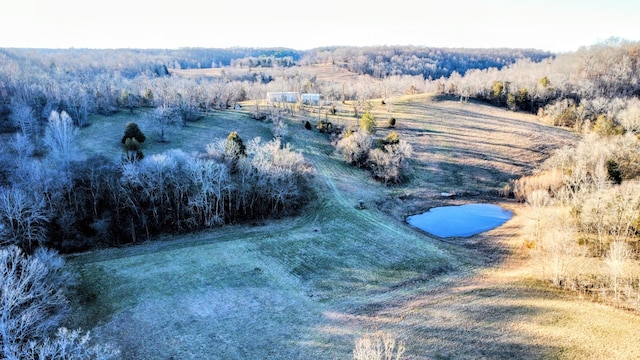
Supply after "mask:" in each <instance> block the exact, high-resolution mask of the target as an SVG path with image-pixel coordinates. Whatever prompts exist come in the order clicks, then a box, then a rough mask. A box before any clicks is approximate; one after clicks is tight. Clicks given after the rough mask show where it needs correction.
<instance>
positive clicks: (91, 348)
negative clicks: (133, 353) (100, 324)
mask: <svg viewBox="0 0 640 360" xmlns="http://www.w3.org/2000/svg"><path fill="white" fill-rule="evenodd" d="M23 358H24V359H25V360H43V359H51V360H58V359H60V360H66V359H74V360H110V359H119V358H120V351H119V350H118V349H116V348H115V347H113V346H111V345H109V344H97V345H93V344H92V343H91V336H90V333H89V332H86V333H82V332H81V331H80V330H69V329H67V328H64V327H62V328H59V329H58V331H57V333H56V336H55V337H54V338H48V339H46V340H45V341H44V342H41V343H37V342H31V343H30V344H29V347H28V348H27V349H26V351H25V354H24V356H23Z"/></svg>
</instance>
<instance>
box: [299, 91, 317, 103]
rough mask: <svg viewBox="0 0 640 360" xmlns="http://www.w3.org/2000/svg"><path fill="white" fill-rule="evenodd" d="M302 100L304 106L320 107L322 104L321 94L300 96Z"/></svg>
mask: <svg viewBox="0 0 640 360" xmlns="http://www.w3.org/2000/svg"><path fill="white" fill-rule="evenodd" d="M300 100H301V101H302V103H304V104H313V105H318V103H319V102H320V94H300Z"/></svg>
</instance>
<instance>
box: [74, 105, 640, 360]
mask: <svg viewBox="0 0 640 360" xmlns="http://www.w3.org/2000/svg"><path fill="white" fill-rule="evenodd" d="M371 103H372V105H373V109H372V113H373V114H374V116H376V118H377V119H378V131H377V136H379V137H384V136H385V135H386V134H388V133H389V132H390V131H396V132H397V133H398V134H399V136H400V138H402V139H405V140H407V141H408V142H410V143H411V145H412V146H413V148H414V156H413V158H412V159H411V160H410V169H409V171H408V174H407V182H406V183H403V184H401V185H396V186H385V185H384V184H381V183H379V182H376V181H375V180H373V179H372V178H371V177H370V175H369V174H368V173H367V171H365V170H362V169H358V168H355V167H352V166H350V165H348V164H346V163H345V162H344V161H343V160H342V159H341V157H340V155H339V154H337V153H336V152H335V151H334V148H333V147H332V146H331V144H330V139H329V137H328V136H327V135H326V134H321V133H318V132H317V131H315V130H312V131H309V130H306V129H305V128H304V126H303V122H304V121H305V120H307V119H310V120H313V119H314V115H313V113H312V112H311V113H308V114H307V115H304V114H302V113H297V114H294V115H291V116H289V117H287V119H286V122H287V125H288V133H287V135H286V136H285V137H284V140H285V141H287V142H289V143H291V145H292V147H293V148H294V149H296V150H298V151H300V152H301V153H302V154H303V155H304V157H305V159H306V160H307V161H308V162H309V163H310V164H311V167H312V179H313V184H312V188H313V191H314V193H315V196H314V197H313V200H312V201H311V202H310V203H309V204H307V205H306V206H305V207H304V208H303V209H302V211H301V214H300V215H298V216H294V217H287V218H281V219H269V220H264V219H254V220H253V221H251V222H249V223H241V224H231V225H225V226H223V227H220V228H215V229H212V230H207V231H201V232H197V233H192V234H188V235H180V236H169V235H167V236H164V237H163V238H161V239H156V240H154V241H153V242H145V243H141V244H136V245H131V246H126V247H121V248H110V249H103V250H94V251H89V252H85V253H79V254H74V255H68V256H67V259H68V264H69V266H70V267H71V268H72V269H74V270H77V272H78V274H79V285H78V297H77V298H76V299H75V301H76V302H77V303H76V304H75V306H76V309H77V311H76V312H75V313H74V314H73V316H72V319H71V320H70V324H69V325H70V326H72V327H81V328H83V329H85V330H91V331H92V334H93V335H94V336H95V337H96V338H99V339H100V340H101V341H105V342H111V343H114V344H115V345H117V346H118V347H119V348H120V350H121V351H122V356H123V358H126V359H205V358H206V359H349V358H352V349H353V345H354V341H355V340H356V339H357V338H359V337H360V336H362V335H366V334H371V333H377V332H384V333H389V334H392V335H393V336H394V337H396V338H397V339H398V340H401V341H403V342H404V343H405V345H406V352H405V358H408V359H454V358H455V359H478V358H485V359H507V358H517V359H582V358H586V357H588V358H591V359H629V358H638V357H640V350H638V348H637V347H636V346H634V343H635V342H636V341H637V329H638V328H639V326H640V319H639V318H638V317H637V316H636V315H634V314H632V313H629V312H625V311H623V310H619V309H614V308H611V307H607V306H605V305H602V304H598V303H594V302H590V301H588V300H585V299H580V298H578V297H576V296H574V295H573V294H569V293H565V292H562V291H560V290H553V289H551V288H549V287H548V286H546V285H545V284H544V283H543V282H542V281H541V280H539V276H538V273H539V271H540V269H539V267H538V265H537V264H536V262H535V261H534V260H535V259H534V258H532V256H531V254H530V253H529V249H527V248H526V247H525V246H523V242H524V240H523V236H524V235H523V234H522V228H523V226H524V225H523V224H524V223H525V222H526V221H527V219H528V218H529V217H530V214H529V211H530V209H528V208H527V207H526V206H525V205H523V204H520V203H517V202H514V201H513V200H510V199H506V198H503V197H500V196H499V194H500V190H501V189H502V188H503V187H504V185H505V184H506V183H507V182H508V181H509V180H510V179H515V178H518V177H520V176H522V175H527V174H529V173H531V172H532V171H533V169H535V168H536V166H538V165H539V164H540V163H541V162H542V161H543V160H544V159H546V158H547V157H548V156H549V155H550V153H551V152H552V151H553V150H554V149H556V148H559V147H561V146H563V145H569V144H573V143H575V142H576V141H577V138H576V136H575V135H574V134H572V133H570V132H568V131H567V130H564V129H561V128H557V127H552V126H548V125H545V124H542V123H540V122H539V121H538V119H537V118H536V117H535V116H532V115H526V114H522V113H515V112H511V111H507V110H502V109H497V108H495V107H492V106H489V105H485V104H480V103H475V102H459V101H457V99H454V98H449V97H436V96H431V95H413V96H403V97H401V98H398V99H397V100H396V101H394V104H393V113H392V114H390V113H389V112H388V107H385V106H383V105H381V104H380V101H379V100H378V101H372V102H371ZM345 107H346V106H345ZM250 108H251V104H245V106H244V107H243V110H239V111H225V112H214V113H213V114H212V115H210V116H207V117H205V118H203V119H201V120H199V121H197V122H193V123H189V124H188V126H186V127H184V128H182V127H177V128H175V129H174V130H173V133H172V134H171V136H170V142H169V143H158V142H155V141H154V140H153V136H152V134H150V133H148V134H147V135H148V136H149V140H148V143H146V144H145V149H144V152H145V155H147V156H148V155H150V154H153V153H160V152H162V151H164V150H167V149H171V148H181V149H183V150H185V151H187V152H192V151H204V148H205V146H206V144H207V143H209V142H212V141H216V140H218V139H222V138H224V137H226V136H227V134H228V133H229V132H231V131H237V132H238V133H239V135H240V136H242V137H243V138H244V139H246V140H248V139H251V138H253V137H255V136H261V137H263V138H264V139H268V138H269V137H270V136H272V134H271V130H270V126H269V125H268V124H266V123H264V122H261V121H256V120H253V119H252V118H251V116H250V114H249V109H250ZM391 115H392V116H394V117H395V118H396V119H397V125H396V126H395V127H394V128H393V129H390V128H388V127H387V125H386V120H385V119H386V118H387V117H389V116H391ZM128 121H136V122H138V124H139V125H140V126H141V128H142V130H143V131H145V128H147V127H148V126H150V125H149V124H147V123H145V121H146V120H145V118H144V111H142V110H137V111H136V112H134V113H133V114H130V113H128V112H121V113H119V114H117V115H115V116H110V117H98V116H96V117H93V118H92V119H91V126H89V127H87V128H83V129H81V130H80V131H81V136H80V138H81V139H82V140H81V147H82V148H83V152H84V153H86V154H91V153H103V154H108V155H109V156H110V157H118V156H120V151H121V150H120V143H119V139H120V137H121V134H122V131H123V130H124V126H125V124H126V123H127V122H128ZM332 121H334V122H336V123H341V124H349V123H351V122H353V123H354V124H355V123H357V119H356V118H354V117H353V116H349V115H348V114H347V113H346V111H345V112H344V113H342V115H341V117H340V118H334V119H332ZM106 134H109V135H108V136H107V135H106ZM441 192H455V193H456V194H457V196H456V197H455V198H442V197H441V196H440V193H441ZM360 201H363V203H364V204H365V208H364V209H358V208H357V204H358V203H359V202H360ZM472 202H490V203H495V204H498V205H501V206H503V207H505V208H507V209H509V210H511V211H513V212H514V214H515V216H514V217H513V218H512V219H511V220H510V221H509V222H507V223H506V224H505V225H503V226H502V227H500V228H497V229H494V230H491V231H488V232H486V233H483V234H479V235H476V236H473V237H470V238H454V239H447V240H444V239H438V238H435V237H432V236H429V235H428V234H426V233H423V232H421V231H419V230H417V229H414V228H412V227H410V226H409V225H408V224H406V222H405V221H404V219H405V217H406V216H408V215H411V214H415V213H419V212H422V211H425V210H427V209H429V208H431V207H433V206H437V205H447V204H464V203H472Z"/></svg>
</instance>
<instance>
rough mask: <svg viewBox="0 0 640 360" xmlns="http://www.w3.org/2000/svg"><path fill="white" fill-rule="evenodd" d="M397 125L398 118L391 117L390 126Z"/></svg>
mask: <svg viewBox="0 0 640 360" xmlns="http://www.w3.org/2000/svg"><path fill="white" fill-rule="evenodd" d="M395 126H396V118H394V117H392V118H389V127H395Z"/></svg>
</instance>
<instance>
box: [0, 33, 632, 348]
mask: <svg viewBox="0 0 640 360" xmlns="http://www.w3.org/2000/svg"><path fill="white" fill-rule="evenodd" d="M639 79H640V44H639V43H636V42H629V41H623V40H619V39H610V40H609V41H606V42H603V43H599V44H594V45H592V46H587V47H583V48H581V49H580V50H579V51H576V52H572V53H564V54H551V53H547V52H542V51H534V50H519V49H485V50H480V49H475V50H474V49H444V48H442V49H435V48H431V49H430V48H419V47H409V46H404V47H403V46H397V47H393V46H380V47H328V48H318V49H312V50H306V51H298V50H292V49H282V48H276V49H249V48H247V49H243V48H234V49H195V48H194V49H181V50H135V51H134V50H126V49H121V50H90V49H69V50H54V49H0V96H1V97H0V128H1V130H2V133H1V134H0V144H1V147H0V164H2V166H1V167H0V245H1V248H0V275H1V284H2V291H1V292H0V295H1V296H2V303H1V306H0V307H1V309H0V354H1V356H0V358H7V359H67V358H73V359H350V358H353V359H359V360H363V359H379V358H380V359H381V358H384V357H382V356H383V355H384V356H388V357H387V358H390V359H391V358H393V359H584V358H589V359H632V358H639V357H640V349H638V347H637V346H635V344H636V342H637V340H638V339H637V334H638V331H639V330H640V316H638V314H639V312H640V249H639V248H638V240H639V236H640V235H639V234H640V195H639V194H640V191H638V187H639V186H640V185H639V184H638V176H640V167H639V166H638V164H639V163H640V162H639V160H640V137H639V136H640V98H639V96H640V81H639ZM303 95H304V96H303ZM287 96H291V98H290V99H288V98H287ZM466 204H493V205H498V206H500V207H501V208H503V209H505V210H508V211H509V212H510V214H511V215H512V216H511V217H510V219H509V220H508V221H506V222H505V223H504V224H502V225H501V226H498V227H496V228H493V229H491V230H488V231H484V232H481V233H479V234H475V235H472V236H464V237H463V236H454V237H438V236H435V235H432V234H431V233H429V232H426V231H423V230H420V229H418V228H415V227H413V226H411V225H410V224H409V223H408V222H407V217H409V216H411V215H416V214H421V213H424V212H427V211H429V210H430V209H433V208H437V207H441V206H458V205H466ZM454 220H456V219H451V221H454ZM63 354H68V355H63ZM64 356H68V357H64Z"/></svg>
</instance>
